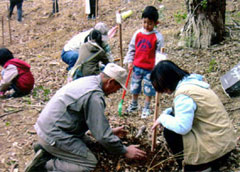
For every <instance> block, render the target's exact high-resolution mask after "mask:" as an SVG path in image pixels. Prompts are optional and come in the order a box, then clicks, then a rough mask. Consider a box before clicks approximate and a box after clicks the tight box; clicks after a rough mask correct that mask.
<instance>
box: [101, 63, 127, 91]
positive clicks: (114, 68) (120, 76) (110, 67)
mask: <svg viewBox="0 0 240 172" xmlns="http://www.w3.org/2000/svg"><path fill="white" fill-rule="evenodd" d="M103 73H105V74H106V75H107V76H109V77H111V78H113V79H115V80H116V81H117V82H118V83H119V84H120V85H121V86H122V88H124V89H125V90H127V88H126V87H125V82H126V79H127V71H126V69H124V68H122V67H120V66H118V65H116V64H114V63H108V64H107V65H106V67H105V68H104V70H103Z"/></svg>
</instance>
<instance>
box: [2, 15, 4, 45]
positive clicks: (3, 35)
mask: <svg viewBox="0 0 240 172" xmlns="http://www.w3.org/2000/svg"><path fill="white" fill-rule="evenodd" d="M2 45H4V18H3V16H2Z"/></svg>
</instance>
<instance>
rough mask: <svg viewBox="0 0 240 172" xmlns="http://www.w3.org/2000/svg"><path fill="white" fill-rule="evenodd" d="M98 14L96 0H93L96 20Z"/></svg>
mask: <svg viewBox="0 0 240 172" xmlns="http://www.w3.org/2000/svg"><path fill="white" fill-rule="evenodd" d="M97 16H98V0H95V19H96V20H97Z"/></svg>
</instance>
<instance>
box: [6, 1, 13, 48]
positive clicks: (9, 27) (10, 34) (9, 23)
mask: <svg viewBox="0 0 240 172" xmlns="http://www.w3.org/2000/svg"><path fill="white" fill-rule="evenodd" d="M9 9H10V8H9V5H8V3H7V10H9ZM8 13H9V11H8ZM8 31H9V37H10V44H12V32H11V20H10V17H9V18H8Z"/></svg>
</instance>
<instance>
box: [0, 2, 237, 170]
mask: <svg viewBox="0 0 240 172" xmlns="http://www.w3.org/2000/svg"><path fill="white" fill-rule="evenodd" d="M7 2H8V1H6V0H5V1H1V2H0V14H1V15H3V18H4V45H5V46H6V47H7V48H9V49H10V50H11V51H12V52H13V53H14V56H15V57H17V58H20V59H23V60H25V61H26V62H28V63H30V64H31V66H32V71H33V74H34V77H35V79H36V84H35V88H34V90H33V92H32V93H31V94H30V95H28V96H25V97H22V98H15V99H13V98H11V99H0V103H1V104H0V105H1V108H0V171H1V172H13V171H14V172H17V171H19V172H22V171H23V170H24V168H25V166H26V164H27V163H28V162H29V161H30V160H31V158H32V157H33V156H34V152H33V148H32V146H33V144H34V143H35V142H36V141H37V135H36V132H35V130H34V128H33V125H34V124H35V122H36V120H37V117H38V115H39V113H40V112H41V110H42V109H43V107H44V105H45V104H46V103H47V102H48V100H49V99H50V98H51V97H52V95H53V94H54V93H55V92H56V91H57V90H58V89H59V88H61V87H62V86H63V85H64V84H66V75H67V71H66V67H67V65H66V64H65V63H63V62H62V60H61V57H60V55H61V51H62V49H63V46H64V45H65V43H66V42H67V41H68V40H69V39H70V38H71V37H72V36H74V35H75V34H77V33H78V32H80V31H83V30H86V29H89V28H91V27H93V26H94V25H95V23H96V22H98V21H102V22H105V23H106V24H107V25H108V26H109V28H111V27H113V26H115V25H116V20H115V12H116V10H119V9H120V10H122V11H126V10H130V9H131V10H133V15H132V16H131V17H130V18H127V19H126V20H124V21H123V23H122V28H123V30H122V34H123V35H122V37H123V55H125V54H126V51H127V46H128V43H129V41H130V39H131V37H132V35H133V33H134V32H135V31H136V30H137V29H138V28H140V27H141V26H142V21H141V12H142V11H143V9H144V7H145V6H147V5H152V4H153V5H155V6H156V7H159V5H164V6H165V7H164V9H163V10H162V11H160V12H161V15H160V24H159V26H158V29H159V31H160V32H161V33H162V34H163V36H164V39H165V47H166V53H167V55H168V58H169V59H170V60H173V61H174V62H175V63H177V64H178V65H179V66H181V67H182V68H184V69H186V70H188V71H189V72H193V73H199V74H202V75H204V76H205V78H206V80H207V81H208V82H209V83H210V85H211V86H212V89H213V90H214V91H215V92H216V93H217V95H218V96H219V97H220V99H221V100H222V102H223V104H224V105H225V107H226V110H227V111H228V113H229V116H230V118H231V120H232V121H233V124H234V128H235V130H236V132H237V134H238V136H239V134H240V130H239V129H240V120H239V114H240V97H236V98H229V97H228V96H227V95H226V94H225V93H224V91H223V89H222V87H221V83H220V77H221V76H222V75H224V74H225V73H226V72H227V71H229V70H230V69H231V68H233V67H234V66H235V65H236V64H238V63H239V61H240V56H239V55H240V31H239V30H240V25H239V23H240V13H239V10H240V2H239V1H236V0H227V12H226V32H227V33H226V39H225V40H224V41H223V42H221V43H220V44H218V45H214V46H212V47H210V48H208V49H192V48H185V47H180V46H178V42H179V37H178V35H179V31H180V30H181V28H182V27H183V25H184V20H183V19H181V16H182V14H184V13H186V7H185V5H184V1H183V0H163V1H162V2H160V1H155V0H148V1H146V0H132V2H130V3H125V2H124V1H122V2H121V1H120V0H114V1H110V0H101V1H100V5H99V6H100V7H99V17H98V18H97V20H96V21H95V20H86V16H85V15H84V8H83V3H82V1H76V0H64V1H63V0H59V6H60V12H59V13H58V14H57V15H54V16H52V15H51V11H52V3H51V2H52V1H50V0H49V1H46V0H39V1H37V0H26V1H24V3H23V10H24V11H23V14H24V16H23V22H21V23H19V22H17V20H16V9H15V11H14V14H13V17H12V19H11V22H10V25H11V35H12V43H10V36H9V27H8V20H7V17H6V16H7V9H6V6H7V5H6V4H7ZM177 19H178V21H177ZM1 33H2V32H1ZM2 38H3V37H1V39H0V41H2ZM109 43H110V46H111V48H112V52H113V55H114V57H115V58H119V57H120V48H119V35H118V33H117V34H116V35H115V37H113V38H112V39H111V40H110V41H109ZM121 95H122V91H119V92H118V93H116V94H114V95H110V96H109V97H108V98H106V101H107V108H106V115H107V117H108V118H109V120H110V123H111V124H112V126H119V125H125V126H126V129H128V131H129V134H128V135H127V137H126V138H123V142H124V144H126V145H129V144H139V145H140V147H141V149H143V150H145V151H146V152H147V153H148V159H147V160H145V161H130V160H126V159H124V158H123V157H121V156H120V157H118V156H113V155H111V154H109V153H107V152H106V151H105V150H104V149H103V148H102V147H101V146H99V145H98V144H97V143H96V144H95V145H94V150H93V151H94V152H96V156H97V158H98V159H99V164H98V166H97V168H96V170H95V171H126V172H127V171H147V170H149V171H150V170H153V171H178V166H177V164H176V162H175V161H174V159H173V155H172V154H171V152H170V151H169V150H168V147H167V145H166V143H165V140H164V138H163V137H162V134H161V133H160V132H158V133H157V135H158V139H157V148H156V151H155V152H151V151H150V150H151V137H152V132H151V130H150V129H151V125H152V124H153V117H152V116H151V117H149V118H148V119H145V120H142V119H141V118H140V113H141V111H139V114H137V115H131V116H123V117H119V116H118V113H117V110H118V104H119V102H120V99H121ZM172 98H173V97H172V96H169V95H160V112H161V111H162V110H164V109H165V108H167V107H169V106H171V103H172ZM130 100H131V95H130V94H129V93H128V94H127V95H126V97H125V99H124V105H123V111H124V110H125V109H126V107H127V105H128V103H129V102H130ZM139 102H140V104H141V105H142V104H143V102H144V96H143V95H141V96H140V98H139ZM154 103H155V102H154V100H153V101H152V109H154ZM143 125H145V126H146V131H145V132H143V134H142V135H141V136H140V137H139V138H136V137H135V136H136V133H137V132H138V130H139V129H140V128H141V126H143ZM176 144H177V143H176ZM96 145H98V146H96ZM239 149H240V147H239V143H238V145H237V147H236V150H235V151H234V152H233V153H232V154H231V156H230V158H229V159H228V160H227V161H226V163H224V164H222V167H221V169H220V170H221V171H240V155H239ZM99 151H101V152H99Z"/></svg>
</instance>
